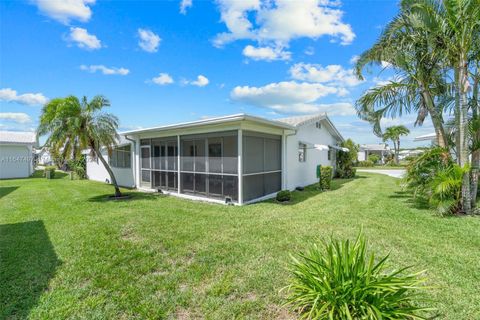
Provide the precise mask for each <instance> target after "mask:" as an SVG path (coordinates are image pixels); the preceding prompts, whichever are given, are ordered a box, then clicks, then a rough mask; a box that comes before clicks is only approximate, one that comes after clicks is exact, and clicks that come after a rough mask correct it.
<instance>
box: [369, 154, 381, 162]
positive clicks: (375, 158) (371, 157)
mask: <svg viewBox="0 0 480 320" xmlns="http://www.w3.org/2000/svg"><path fill="white" fill-rule="evenodd" d="M368 161H370V162H373V164H376V163H378V161H380V156H379V155H377V154H371V155H369V156H368Z"/></svg>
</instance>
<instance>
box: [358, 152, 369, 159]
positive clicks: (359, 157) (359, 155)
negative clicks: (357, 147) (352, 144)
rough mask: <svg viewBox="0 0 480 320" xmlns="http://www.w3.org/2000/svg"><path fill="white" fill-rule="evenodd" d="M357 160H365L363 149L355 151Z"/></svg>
mask: <svg viewBox="0 0 480 320" xmlns="http://www.w3.org/2000/svg"><path fill="white" fill-rule="evenodd" d="M357 160H358V161H365V160H367V157H366V155H365V151H358V152H357Z"/></svg>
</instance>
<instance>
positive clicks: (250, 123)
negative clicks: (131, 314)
mask: <svg viewBox="0 0 480 320" xmlns="http://www.w3.org/2000/svg"><path fill="white" fill-rule="evenodd" d="M342 141H343V138H342V136H341V135H340V133H339V132H338V131H337V129H336V128H335V126H334V125H333V124H332V122H331V121H330V120H329V118H328V117H327V115H326V114H321V115H312V116H302V117H293V118H286V119H278V120H269V119H264V118H260V117H255V116H250V115H246V114H236V115H230V116H225V117H218V118H210V119H204V120H199V121H193V122H187V123H180V124H175V125H167V126H161V127H154V128H148V129H140V130H134V131H129V132H124V133H123V134H122V141H120V144H119V146H118V147H117V148H116V149H115V151H114V152H113V154H112V156H111V157H108V155H107V152H106V151H104V154H105V156H106V157H107V158H108V161H109V163H110V164H111V167H112V169H113V172H114V174H115V177H116V179H117V182H118V183H119V184H120V185H122V186H127V187H136V188H139V189H144V190H161V191H162V192H164V193H169V194H174V195H178V196H181V197H187V198H193V199H205V200H209V201H214V202H221V203H225V202H232V203H235V204H245V203H250V202H254V201H259V200H262V199H266V198H269V197H272V196H274V195H275V194H276V192H278V191H279V190H281V189H289V190H293V189H295V188H296V187H302V186H306V185H309V184H312V183H315V182H317V181H318V178H317V175H316V168H317V165H328V166H333V167H335V163H336V151H339V150H341V149H342V148H340V147H338V145H339V144H340V143H341V142H342ZM343 150H345V148H343ZM347 151H348V150H347ZM87 175H88V177H89V179H92V180H98V181H105V182H110V177H109V176H108V174H107V172H106V170H105V168H104V167H103V165H102V164H101V162H99V161H98V160H97V159H93V158H91V157H90V156H88V157H87Z"/></svg>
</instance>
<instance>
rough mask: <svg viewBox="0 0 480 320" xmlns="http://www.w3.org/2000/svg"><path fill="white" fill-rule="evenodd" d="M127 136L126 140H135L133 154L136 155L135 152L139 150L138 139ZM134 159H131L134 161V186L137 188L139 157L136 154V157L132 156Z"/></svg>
mask: <svg viewBox="0 0 480 320" xmlns="http://www.w3.org/2000/svg"><path fill="white" fill-rule="evenodd" d="M124 137H125V140H128V141H130V142H133V150H134V152H133V155H134V156H135V152H136V150H137V141H136V140H133V139H130V138H129V137H128V136H127V135H125V136H124ZM131 160H133V161H131V162H132V163H133V180H134V181H133V183H134V187H135V188H136V187H137V182H138V180H137V158H136V156H135V157H132V159H131Z"/></svg>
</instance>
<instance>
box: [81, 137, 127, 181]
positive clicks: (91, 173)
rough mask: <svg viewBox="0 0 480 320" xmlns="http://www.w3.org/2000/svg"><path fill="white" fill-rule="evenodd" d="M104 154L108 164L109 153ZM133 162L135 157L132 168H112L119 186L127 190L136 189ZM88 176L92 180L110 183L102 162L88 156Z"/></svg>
mask: <svg viewBox="0 0 480 320" xmlns="http://www.w3.org/2000/svg"><path fill="white" fill-rule="evenodd" d="M132 148H133V146H132ZM102 154H103V157H104V158H105V160H106V161H107V162H108V154H107V152H106V151H104V152H102ZM133 161H134V157H132V161H131V162H132V164H131V167H130V168H115V167H111V168H112V171H113V174H114V175H115V179H117V183H118V185H119V186H122V187H127V188H132V187H135V180H134V177H133ZM87 176H88V179H90V180H95V181H101V182H107V181H108V182H110V175H109V174H108V172H107V169H105V167H104V166H103V164H102V162H101V161H100V160H98V159H92V158H91V157H90V156H87Z"/></svg>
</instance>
